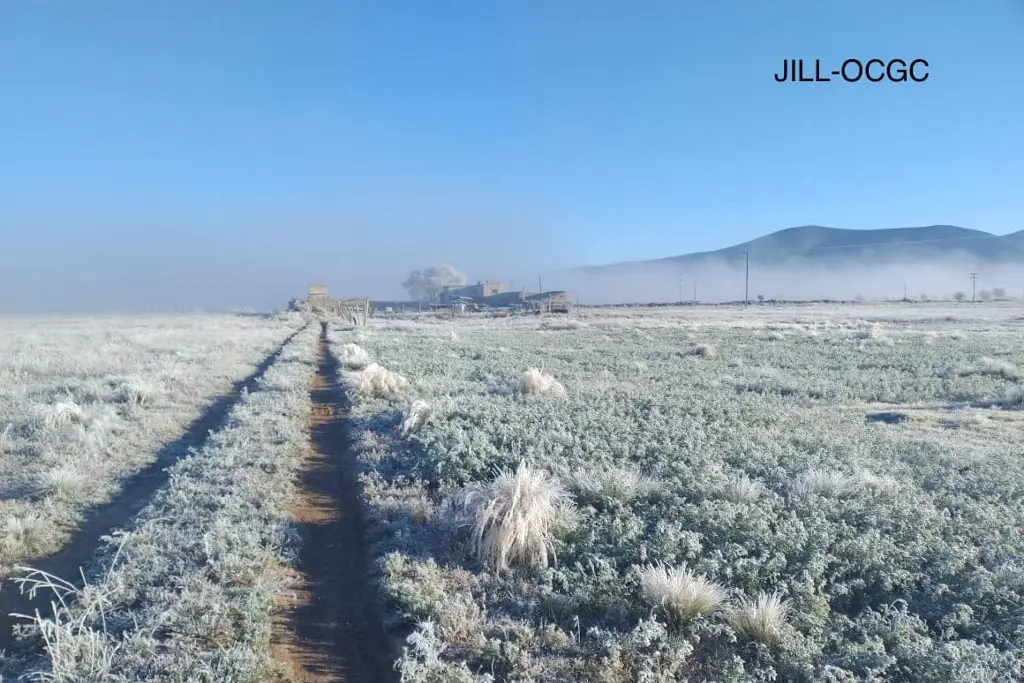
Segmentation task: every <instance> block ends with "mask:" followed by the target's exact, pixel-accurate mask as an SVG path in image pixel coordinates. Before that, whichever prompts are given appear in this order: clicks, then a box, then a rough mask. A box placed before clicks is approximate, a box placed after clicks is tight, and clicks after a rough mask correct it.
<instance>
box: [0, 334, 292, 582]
mask: <svg viewBox="0 0 1024 683" xmlns="http://www.w3.org/2000/svg"><path fill="white" fill-rule="evenodd" d="M300 324H301V321H298V320H292V319H283V318H282V319H275V320H265V319H257V318H245V317H236V316H227V315H180V316H167V315H165V316H160V317H156V316H153V317H142V316H139V317H109V318H79V319H74V318H39V319H25V318H4V319H0V524H2V526H0V577H2V576H3V575H5V574H6V573H7V572H8V571H9V569H10V567H11V566H12V565H13V564H16V563H18V562H21V561H24V560H28V559H30V558H32V557H35V556H39V555H41V554H45V553H49V552H52V551H54V550H56V549H57V548H59V547H60V546H61V545H62V544H63V543H64V542H65V540H66V539H67V537H68V535H69V534H70V533H71V532H73V530H74V528H75V526H76V525H77V524H78V523H79V521H80V519H81V514H82V512H83V510H84V509H85V508H86V507H87V506H90V505H94V504H97V503H100V502H102V501H104V500H107V499H108V498H109V497H110V496H111V495H112V494H113V493H114V492H115V491H116V490H117V488H118V485H119V484H118V480H119V479H120V478H121V477H123V476H125V475H128V474H131V473H132V472H134V471H136V470H138V469H139V468H141V467H142V466H144V465H146V464H148V463H149V462H151V461H152V459H153V457H154V454H155V453H156V451H157V449H158V448H159V447H160V446H161V445H162V444H164V443H165V442H167V441H169V440H172V439H173V438H175V437H177V436H179V435H180V434H181V432H182V431H183V429H184V428H185V427H186V426H187V425H188V424H189V423H190V422H191V421H192V420H193V419H195V418H196V417H198V416H199V415H200V413H201V412H202V410H203V408H204V407H205V406H206V405H208V404H209V403H210V402H211V401H212V400H213V399H215V398H216V397H217V395H219V394H222V393H225V392H226V391H228V390H229V389H230V387H231V384H232V382H234V381H237V380H239V379H242V378H243V377H245V376H246V375H248V374H249V373H251V372H252V371H253V369H254V368H255V366H256V365H257V364H258V363H259V362H260V361H262V360H263V359H264V358H265V357H266V356H267V354H269V353H270V352H272V351H273V350H274V349H275V348H276V347H277V346H278V345H280V343H281V342H282V341H283V340H284V339H285V337H286V336H287V334H288V333H289V332H290V331H291V330H294V329H297V327H298V326H299V325H300Z"/></svg>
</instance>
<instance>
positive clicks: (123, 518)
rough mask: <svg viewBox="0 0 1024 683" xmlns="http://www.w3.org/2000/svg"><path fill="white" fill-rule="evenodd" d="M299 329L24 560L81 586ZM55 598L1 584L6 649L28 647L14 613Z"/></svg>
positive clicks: (0, 644)
mask: <svg viewBox="0 0 1024 683" xmlns="http://www.w3.org/2000/svg"><path fill="white" fill-rule="evenodd" d="M299 332H301V329H299V330H296V331H295V332H293V333H292V334H290V335H289V336H288V337H287V338H286V339H285V340H284V341H283V342H282V343H281V344H280V345H279V346H278V347H277V349H276V350H274V351H273V353H271V354H270V355H268V356H267V357H266V358H264V359H263V360H262V361H260V364H259V365H257V366H256V368H255V369H254V370H253V372H252V373H251V374H249V376H248V377H246V378H244V379H242V380H239V381H238V382H235V383H234V384H233V385H232V388H231V390H230V391H229V392H228V393H226V394H224V395H222V396H218V397H217V398H216V399H215V400H214V402H213V403H212V404H210V405H209V406H208V407H207V408H206V410H204V411H203V413H202V414H201V415H200V416H199V417H197V418H196V419H195V420H194V421H193V422H192V423H191V424H190V425H189V426H188V428H187V429H186V430H185V432H184V433H183V434H182V435H181V436H180V437H179V438H177V439H175V440H174V441H170V442H168V443H166V444H164V445H163V446H162V447H160V449H159V450H157V452H156V454H155V456H154V459H153V462H152V463H151V464H149V465H147V466H146V467H144V468H143V469H141V470H139V471H138V472H136V473H135V474H133V475H131V476H129V477H127V478H126V479H124V480H122V486H121V489H120V491H119V492H118V493H117V494H116V495H114V497H113V498H111V499H110V500H109V501H107V502H106V503H103V504H102V505H98V506H96V507H94V508H92V509H91V510H88V511H87V512H86V513H85V515H84V518H83V521H82V523H81V525H80V526H79V527H78V530H77V531H76V532H75V533H74V535H73V536H72V537H71V539H70V540H69V541H68V542H67V543H66V544H65V545H64V546H63V547H62V548H61V549H60V550H58V551H57V552H55V553H53V554H52V555H47V556H44V557H38V558H31V559H26V560H24V561H23V562H21V564H23V565H25V566H31V567H33V568H34V569H38V570H41V571H44V572H47V573H48V574H52V575H54V576H57V577H59V578H61V579H64V580H66V581H70V582H71V583H73V584H75V586H76V587H81V580H82V578H81V574H80V573H79V572H80V568H83V567H86V566H87V565H88V563H89V561H90V560H91V559H92V555H93V553H94V552H95V551H96V549H97V547H98V546H99V543H100V539H101V538H102V537H104V536H107V535H109V534H111V533H112V532H114V531H115V530H117V529H120V528H123V527H125V526H126V525H128V524H130V523H131V521H132V519H133V518H134V517H135V516H136V515H137V514H138V513H139V512H141V511H142V509H143V508H144V507H145V506H146V504H147V503H148V502H149V500H150V498H152V497H153V494H154V493H156V491H157V490H158V489H159V488H160V487H161V486H163V485H164V484H165V483H166V482H167V477H168V475H167V468H169V467H171V466H172V465H174V463H176V462H177V461H178V460H180V459H181V458H183V457H184V456H186V455H187V454H188V452H189V449H190V448H197V449H198V448H200V447H201V446H202V445H203V442H204V441H205V440H206V438H207V436H209V434H210V432H214V431H217V430H218V429H220V428H221V427H222V426H223V425H224V423H225V421H226V420H227V417H228V414H229V413H230V411H231V409H232V408H233V407H234V406H235V404H236V403H238V400H239V398H240V397H241V394H242V391H243V390H246V391H252V390H254V389H255V387H256V382H257V381H258V380H259V378H260V377H262V376H263V374H264V373H265V372H266V371H267V369H268V368H269V367H270V366H271V365H273V364H274V361H276V360H277V358H278V356H280V355H281V351H282V350H283V349H284V347H285V346H287V344H288V343H289V342H290V341H292V339H294V338H295V336H296V335H297V334H299ZM12 578H16V577H12ZM51 600H53V596H52V595H51V594H50V593H49V592H48V591H38V592H37V594H36V596H35V599H30V598H29V595H28V593H22V592H21V590H20V588H19V587H18V586H17V585H16V584H15V583H14V582H13V581H12V580H11V579H8V580H6V581H4V582H3V583H2V585H0V649H2V650H4V651H6V652H8V653H13V652H17V651H18V649H19V647H22V643H20V642H19V641H18V640H17V639H16V638H15V636H14V627H15V626H16V625H18V624H23V623H25V622H24V620H23V619H20V618H17V617H13V616H11V614H12V613H17V614H33V613H34V612H35V610H37V609H38V610H39V612H40V613H41V614H43V615H48V614H50V602H51Z"/></svg>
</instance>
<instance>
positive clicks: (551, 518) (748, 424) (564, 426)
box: [331, 303, 1024, 683]
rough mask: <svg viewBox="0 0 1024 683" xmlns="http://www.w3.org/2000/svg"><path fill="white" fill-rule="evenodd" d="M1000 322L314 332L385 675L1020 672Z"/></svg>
mask: <svg viewBox="0 0 1024 683" xmlns="http://www.w3.org/2000/svg"><path fill="white" fill-rule="evenodd" d="M1022 323H1024V308H1022V307H1020V305H1019V304H1010V303H1007V304H998V305H996V304H978V305H970V304H963V305H952V304H949V305H941V304H928V305H910V304H901V305H897V304H892V305H882V304H879V305H860V306H852V305H851V306H836V307H824V306H790V307H784V308H782V307H778V308H777V307H770V306H764V307H759V306H752V307H751V308H750V309H748V310H744V309H742V308H705V307H701V308H699V309H689V310H683V309H677V310H669V309H659V310H653V309H632V310H629V309H609V310H603V311H599V310H584V311H583V312H582V313H580V314H579V315H574V316H573V317H572V318H550V319H542V318H507V319H501V318H496V319H484V318H472V317H466V318H456V319H454V320H445V321H440V320H434V319H420V320H388V321H383V320H377V321H374V322H373V324H372V325H371V327H370V328H369V329H366V330H363V331H353V330H344V329H341V328H337V327H336V328H335V329H333V331H332V333H331V337H332V345H333V349H334V350H335V352H336V353H337V354H338V355H339V357H341V358H342V359H343V360H344V361H345V363H346V365H347V370H346V372H345V373H344V376H343V377H342V381H343V382H345V383H346V385H347V386H348V387H349V388H350V390H351V392H352V395H353V398H354V401H355V409H354V410H355V419H354V427H353V429H354V432H353V439H354V441H355V443H356V447H357V448H358V449H359V452H360V459H361V463H362V466H363V470H364V471H363V475H362V476H363V482H364V496H365V502H366V505H367V507H368V510H369V512H368V516H369V518H370V520H371V522H372V531H373V534H374V553H375V555H376V557H377V559H378V567H379V575H378V579H379V581H380V583H381V590H382V595H383V596H384V599H385V602H386V607H387V612H388V614H389V622H388V627H389V629H390V632H391V634H392V636H393V637H394V638H395V640H396V643H400V644H401V646H404V654H402V656H401V658H400V660H399V662H398V666H399V668H400V671H401V672H402V675H403V676H404V678H403V679H402V680H403V681H409V682H421V681H422V682H426V681H486V680H495V681H529V680H535V681H555V680H558V681H605V682H609V683H610V682H620V681H621V682H623V683H624V682H626V681H675V680H689V681H769V680H780V681H835V682H839V681H936V682H937V681H964V682H965V683H966V682H967V681H1014V680H1021V679H1022V678H1024V655H1022V654H1021V648H1022V646H1024V626H1022V625H1024V564H1022V561H1021V557H1022V556H1024V506H1022V505H1021V501H1022V500H1024V468H1022V463H1021V450H1020V445H1019V444H1020V443H1021V437H1022V436H1024V412H1022V408H1024V334H1022V333H1024V328H1022Z"/></svg>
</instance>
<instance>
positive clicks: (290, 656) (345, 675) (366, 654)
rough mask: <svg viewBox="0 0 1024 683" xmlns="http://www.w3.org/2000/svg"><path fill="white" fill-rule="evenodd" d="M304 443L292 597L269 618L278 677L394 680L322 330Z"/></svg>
mask: <svg viewBox="0 0 1024 683" xmlns="http://www.w3.org/2000/svg"><path fill="white" fill-rule="evenodd" d="M310 397H311V398H312V400H313V411H312V414H311V416H310V425H309V427H310V435H311V442H310V445H309V451H308V452H307V454H306V456H305V459H304V462H303V466H302V471H301V474H300V477H299V482H298V490H297V491H296V496H295V500H294V503H293V505H292V509H291V512H292V516H293V518H294V521H295V524H296V525H297V526H298V529H299V532H300V534H301V536H302V546H301V549H300V557H299V561H298V566H297V568H296V569H297V571H295V572H293V575H292V578H293V580H294V581H293V591H294V592H293V595H292V599H291V600H290V601H289V603H288V604H287V605H285V606H284V608H283V609H282V611H281V613H280V614H278V615H277V617H276V619H275V623H274V631H273V637H272V647H273V651H274V656H275V659H276V661H277V663H278V664H279V665H280V666H281V668H282V669H283V670H284V674H283V675H284V676H285V680H288V681H295V682H297V683H322V682H326V681H345V682H347V683H381V682H387V681H395V680H397V676H396V675H395V673H394V670H393V668H392V661H391V656H390V652H389V649H388V641H387V639H386V637H385V635H384V630H383V627H382V622H381V615H380V611H379V609H378V607H377V604H376V600H375V598H374V592H373V590H372V588H371V587H370V585H369V581H368V578H367V577H368V574H369V569H370V563H369V555H368V550H367V544H366V535H365V532H364V525H363V512H362V507H361V504H360V499H359V496H360V494H359V483H358V478H357V476H358V475H357V464H356V461H355V454H354V452H353V451H352V449H351V448H349V441H348V434H347V432H346V428H345V422H344V420H345V418H346V416H347V399H346V397H345V394H344V391H343V390H342V388H341V385H340V384H339V382H338V361H337V359H336V358H334V356H333V355H332V354H331V353H330V352H329V351H328V348H327V326H326V324H324V325H323V327H322V332H321V336H320V348H319V361H318V367H317V374H316V378H315V379H314V381H313V386H312V387H311V389H310Z"/></svg>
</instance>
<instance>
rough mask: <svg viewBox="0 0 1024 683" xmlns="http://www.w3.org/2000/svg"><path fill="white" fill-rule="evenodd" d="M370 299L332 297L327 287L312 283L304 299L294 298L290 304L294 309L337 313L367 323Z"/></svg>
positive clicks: (351, 319)
mask: <svg viewBox="0 0 1024 683" xmlns="http://www.w3.org/2000/svg"><path fill="white" fill-rule="evenodd" d="M369 304H370V302H369V300H368V299H332V298H331V297H330V296H329V295H328V294H327V287H324V286H323V285H310V287H309V288H308V289H307V290H306V298H305V299H303V300H299V299H292V301H291V303H290V305H289V306H288V307H289V308H290V309H291V310H293V311H301V312H303V313H311V314H314V315H337V316H342V317H344V318H346V319H348V320H350V321H352V322H359V321H362V322H363V324H365V321H366V318H367V316H368V315H369V308H370V306H369Z"/></svg>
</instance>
